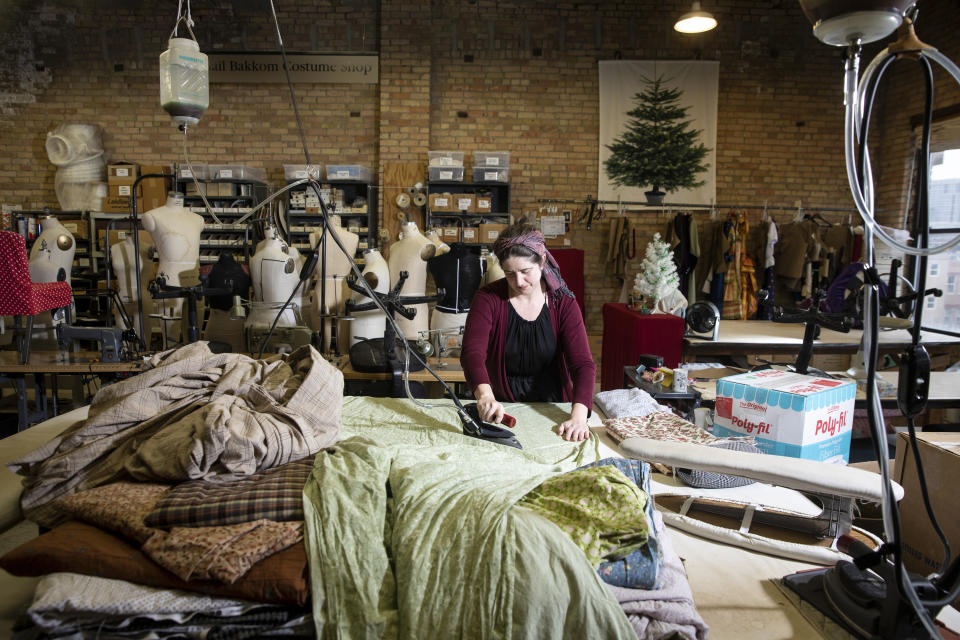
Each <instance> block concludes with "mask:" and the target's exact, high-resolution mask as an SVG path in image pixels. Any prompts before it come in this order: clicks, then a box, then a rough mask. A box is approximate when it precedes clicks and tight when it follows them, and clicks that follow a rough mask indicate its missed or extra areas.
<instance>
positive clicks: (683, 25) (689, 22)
mask: <svg viewBox="0 0 960 640" xmlns="http://www.w3.org/2000/svg"><path fill="white" fill-rule="evenodd" d="M716 26H717V20H716V19H715V18H714V17H713V14H712V13H708V12H706V11H701V10H700V2H698V1H696V0H695V1H694V3H693V7H692V8H691V11H690V13H685V14H683V15H682V16H680V19H679V20H677V24H675V25H673V28H674V30H676V31H679V32H680V33H703V32H704V31H710V29H713V28H714V27H716Z"/></svg>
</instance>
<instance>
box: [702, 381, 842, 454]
mask: <svg viewBox="0 0 960 640" xmlns="http://www.w3.org/2000/svg"><path fill="white" fill-rule="evenodd" d="M856 393H857V385H856V383H855V382H854V381H853V380H850V381H845V380H830V379H827V378H819V377H816V376H807V375H803V374H799V373H791V372H789V371H777V370H774V369H766V370H763V371H752V372H750V373H741V374H740V375H736V376H730V377H728V378H721V379H720V380H718V381H717V399H716V415H715V417H714V422H713V435H715V436H720V437H724V436H744V435H747V436H754V437H755V438H756V444H757V448H759V449H760V450H761V451H763V452H764V453H771V454H774V455H779V456H790V457H793V458H805V459H807V460H818V461H820V462H833V463H838V464H846V463H847V462H848V461H849V458H850V432H851V427H852V424H853V403H854V399H855V397H856Z"/></svg>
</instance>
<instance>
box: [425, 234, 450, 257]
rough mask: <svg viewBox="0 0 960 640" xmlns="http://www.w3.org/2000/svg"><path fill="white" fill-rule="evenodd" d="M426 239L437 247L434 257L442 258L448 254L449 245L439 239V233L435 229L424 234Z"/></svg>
mask: <svg viewBox="0 0 960 640" xmlns="http://www.w3.org/2000/svg"><path fill="white" fill-rule="evenodd" d="M426 236H427V239H428V240H429V241H430V242H432V243H433V244H434V245H435V246H436V247H437V253H436V255H438V256H442V255H443V254H445V253H449V252H450V245H448V244H447V243H446V242H444V241H443V240H441V239H440V232H439V231H437V230H436V229H430V230H429V231H427V233H426Z"/></svg>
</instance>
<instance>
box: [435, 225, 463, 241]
mask: <svg viewBox="0 0 960 640" xmlns="http://www.w3.org/2000/svg"><path fill="white" fill-rule="evenodd" d="M440 239H441V240H443V241H444V242H446V243H447V244H450V243H451V242H460V227H440Z"/></svg>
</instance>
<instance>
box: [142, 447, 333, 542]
mask: <svg viewBox="0 0 960 640" xmlns="http://www.w3.org/2000/svg"><path fill="white" fill-rule="evenodd" d="M313 459H314V456H312V455H311V456H308V457H306V458H303V459H301V460H296V461H294V462H288V463H287V464H284V465H281V466H279V467H274V468H273V469H269V470H267V471H262V472H260V473H255V474H253V475H250V476H246V477H244V478H239V479H231V480H229V481H221V482H210V481H206V480H194V481H191V482H184V483H183V484H180V485H177V486H175V487H174V488H172V489H171V490H170V491H169V492H168V493H167V494H165V495H164V496H163V497H162V498H161V499H160V500H159V501H158V502H157V504H156V506H155V507H154V509H153V511H151V512H150V514H149V515H148V516H147V518H146V520H145V524H146V525H147V526H148V527H157V528H160V529H169V528H170V527H212V526H218V525H230V524H241V523H244V522H253V521H255V520H272V521H274V522H290V521H297V520H303V485H304V484H306V482H307V478H309V477H310V472H311V471H313Z"/></svg>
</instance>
